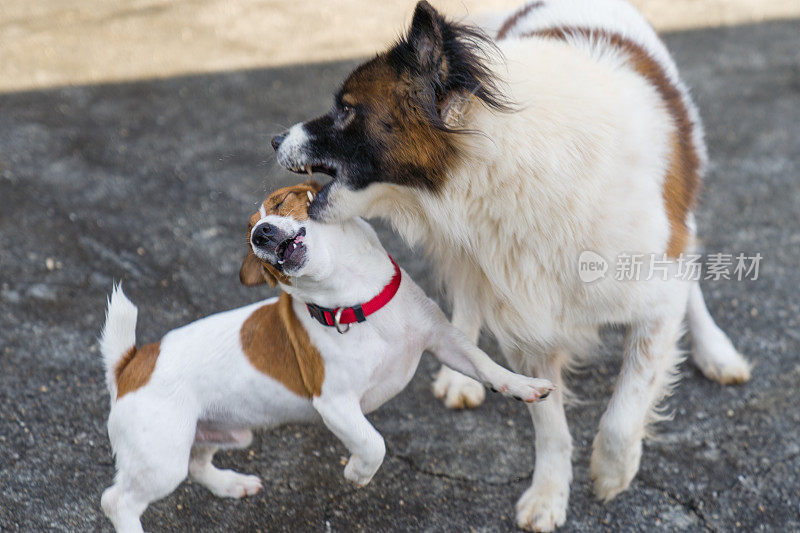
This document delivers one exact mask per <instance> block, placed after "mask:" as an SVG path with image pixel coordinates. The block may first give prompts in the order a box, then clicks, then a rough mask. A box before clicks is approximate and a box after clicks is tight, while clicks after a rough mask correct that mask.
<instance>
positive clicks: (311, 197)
mask: <svg viewBox="0 0 800 533" xmlns="http://www.w3.org/2000/svg"><path fill="white" fill-rule="evenodd" d="M306 194H307V195H308V201H309V202H313V201H314V195H313V194H311V191H306Z"/></svg>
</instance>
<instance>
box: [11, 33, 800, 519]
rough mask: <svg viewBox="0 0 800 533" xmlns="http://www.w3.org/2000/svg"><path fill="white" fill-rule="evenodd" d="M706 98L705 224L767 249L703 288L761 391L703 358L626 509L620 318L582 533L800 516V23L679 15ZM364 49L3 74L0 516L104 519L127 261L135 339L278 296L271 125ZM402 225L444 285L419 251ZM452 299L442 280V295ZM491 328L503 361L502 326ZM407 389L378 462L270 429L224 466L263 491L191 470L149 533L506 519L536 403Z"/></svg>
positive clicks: (681, 36)
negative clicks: (77, 78) (607, 477)
mask: <svg viewBox="0 0 800 533" xmlns="http://www.w3.org/2000/svg"><path fill="white" fill-rule="evenodd" d="M667 43H668V45H669V46H670V48H671V50H672V51H673V52H674V54H675V56H676V59H677V62H678V64H679V66H680V67H681V69H682V72H683V76H684V78H685V79H686V80H687V82H688V83H689V85H690V86H691V87H692V88H693V92H694V94H695V97H696V99H697V102H698V104H699V107H700V111H701V113H702V115H703V117H704V120H705V124H706V129H707V136H708V143H709V147H710V152H711V159H712V164H711V167H710V172H709V176H708V179H707V182H706V185H705V189H704V192H703V197H702V201H701V206H700V208H699V212H698V221H699V226H700V232H701V235H702V236H703V238H704V241H705V247H706V250H707V251H708V252H724V253H738V252H745V253H748V254H754V253H756V252H760V253H761V254H762V256H763V260H762V263H761V268H760V273H759V279H758V280H757V281H747V282H738V281H717V282H707V283H705V285H704V290H705V293H706V299H707V302H708V305H709V308H710V309H711V311H712V313H713V315H714V316H715V318H716V320H717V322H718V323H719V324H720V326H721V327H722V328H723V329H725V330H726V331H727V332H729V334H730V335H731V337H732V339H733V340H734V343H735V344H736V345H737V347H739V349H740V350H741V351H742V352H743V353H744V354H746V355H747V356H749V357H750V358H751V359H752V361H754V362H755V363H756V366H755V369H754V372H753V379H752V381H751V382H750V383H748V384H746V385H744V386H740V387H729V388H725V387H721V386H719V385H716V384H714V383H711V382H709V381H707V380H705V379H704V378H703V377H702V375H701V374H700V373H699V372H698V371H697V370H696V369H695V368H694V367H692V366H691V365H690V364H689V363H684V364H683V365H681V367H680V372H681V376H682V379H681V382H680V384H679V386H678V387H677V389H676V390H675V394H674V395H673V396H672V397H671V398H670V399H669V400H668V401H667V402H666V406H667V408H668V410H670V411H672V412H673V413H674V419H673V420H672V421H669V422H666V423H662V424H661V425H660V426H659V437H658V439H657V440H654V441H650V442H648V443H647V444H646V446H645V451H644V456H643V460H642V468H641V471H640V473H639V475H638V476H637V477H636V479H635V480H634V482H633V484H632V486H631V488H630V489H629V490H628V491H627V492H625V493H623V494H622V495H621V496H619V497H618V498H617V499H616V500H614V501H613V502H612V503H610V504H608V505H602V504H600V503H597V502H595V501H594V499H593V497H592V493H591V490H590V484H589V472H588V463H589V454H590V443H591V439H592V437H593V434H594V431H595V428H596V426H597V422H598V419H599V417H600V414H601V413H602V410H603V408H604V406H605V403H606V401H607V399H608V396H609V394H610V391H611V390H612V387H613V382H614V376H615V374H616V372H617V370H618V368H619V357H618V353H619V351H620V338H621V336H620V334H619V333H618V332H610V333H609V334H608V335H607V336H606V337H607V341H608V342H607V343H606V344H605V346H604V348H603V349H602V350H601V352H602V353H601V357H600V358H598V360H597V362H596V363H594V364H592V365H590V366H589V367H588V368H586V369H585V370H583V371H582V372H580V373H577V374H575V375H572V376H571V377H570V379H569V383H570V385H571V387H572V389H573V390H574V391H576V392H577V393H578V398H579V400H580V401H579V402H578V403H576V404H574V405H572V406H570V407H569V408H568V417H569V419H570V423H571V428H572V434H573V437H574V440H575V454H574V460H575V480H574V482H573V486H572V487H573V488H572V496H571V504H570V509H569V514H568V519H567V524H566V526H565V528H564V529H563V530H564V531H595V530H608V531H640V530H646V531H653V530H668V531H673V530H690V531H701V530H706V529H708V530H714V531H730V530H732V529H738V528H741V529H746V530H753V529H755V530H765V531H767V530H770V531H772V530H778V531H797V530H798V529H800V495H798V488H800V487H799V485H800V483H799V480H800V405H798V404H799V403H800V329H798V323H799V322H800V298H798V296H799V294H798V293H799V292H800V290H799V287H800V274H798V268H797V267H798V265H800V216H798V211H799V207H800V22H798V21H784V22H774V23H765V24H759V25H752V26H742V27H734V28H726V29H712V30H702V31H694V32H686V33H677V34H672V35H668V36H667ZM354 64H355V63H353V62H344V63H331V64H323V65H304V66H297V67H290V68H274V69H264V70H256V71H245V72H233V73H224V74H219V75H203V76H190V77H179V78H172V79H167V80H158V81H144V82H137V83H126V84H110V85H98V86H84V87H73V88H64V89H55V90H48V91H41V92H28V93H15V94H6V95H0V530H3V531H15V530H20V531H95V530H97V531H108V530H110V524H109V523H108V522H107V520H106V519H105V517H104V516H103V515H102V513H101V512H100V509H99V498H100V494H101V492H102V490H103V489H104V488H105V487H106V486H108V485H109V484H110V483H111V480H112V477H113V473H114V468H113V462H112V457H111V452H110V448H109V445H108V438H107V436H106V431H105V419H106V416H107V411H108V396H107V392H106V390H105V387H104V384H103V373H102V369H101V361H100V355H99V353H98V349H97V342H96V340H97V335H98V333H99V330H100V328H101V322H102V319H103V313H104V305H105V298H106V294H107V293H108V291H109V289H110V287H111V284H112V280H118V279H122V280H123V281H124V283H125V289H126V292H127V293H128V295H129V296H130V297H131V298H132V299H133V300H134V302H136V303H137V304H138V305H139V306H140V321H139V334H138V339H139V340H140V342H149V341H152V340H156V339H158V338H159V337H160V336H161V335H162V334H163V333H164V332H166V331H167V330H168V329H171V328H173V327H176V326H179V325H182V324H184V323H186V322H188V321H190V320H194V319H196V318H199V317H202V316H204V315H207V314H210V313H212V312H216V311H219V310H223V309H227V308H231V307H236V306H239V305H243V304H246V303H248V302H252V301H255V300H256V299H260V298H263V297H265V296H267V295H268V294H269V293H270V291H269V290H267V289H247V288H244V287H241V286H240V285H239V283H238V278H237V272H238V268H239V265H240V262H241V259H242V258H243V256H244V253H245V248H244V246H245V244H244V231H245V229H246V224H247V218H248V216H249V215H250V214H251V213H252V212H253V211H254V209H255V206H256V204H257V202H259V201H260V200H262V199H263V197H264V194H265V192H266V191H268V190H271V189H273V188H275V187H277V186H282V185H286V184H289V183H292V182H294V181H295V180H296V177H294V176H293V175H290V174H288V173H287V172H286V171H284V170H281V169H280V168H279V167H278V166H277V164H276V163H275V162H274V158H273V156H272V154H271V149H269V148H268V144H267V143H268V139H269V137H270V135H271V134H272V133H274V132H277V131H280V130H281V129H283V128H284V127H286V126H288V125H290V124H292V123H294V122H296V121H297V120H300V119H303V118H306V117H309V116H312V115H315V114H318V113H321V112H324V111H325V110H326V109H327V108H328V106H329V104H330V102H331V96H330V95H331V92H332V90H333V89H334V88H335V87H336V85H337V83H338V82H339V81H340V80H341V79H342V78H343V76H344V75H345V74H346V73H347V72H348V71H349V70H350V69H351V68H352V67H353V66H354ZM379 227H380V229H381V235H382V237H383V240H384V244H385V245H386V246H387V248H388V249H389V250H390V251H391V252H392V253H393V254H394V255H395V257H396V258H397V259H398V261H399V262H400V263H401V264H402V265H403V266H404V267H405V268H407V269H408V270H409V271H410V272H411V273H412V275H414V276H415V278H416V280H417V281H418V282H419V283H420V284H421V285H422V286H423V288H425V289H426V290H428V291H429V293H430V294H432V295H438V294H439V293H438V292H437V290H436V287H435V286H434V285H433V280H432V279H431V277H430V274H429V271H430V270H429V268H428V267H427V266H426V264H425V261H424V259H423V258H422V257H421V255H420V254H418V253H415V252H414V251H412V250H409V249H408V248H406V247H405V246H403V245H402V243H401V242H400V241H399V239H398V238H397V237H396V236H394V235H392V234H391V232H389V231H388V230H387V229H386V228H385V227H383V226H380V225H379ZM437 297H438V296H437ZM481 342H482V346H484V347H485V348H486V349H487V351H489V352H490V353H491V354H492V355H493V356H495V357H499V354H498V352H497V349H496V347H495V346H494V344H493V343H492V341H491V339H489V338H488V337H487V338H484V339H482V341H481ZM435 369H436V365H435V363H434V362H433V361H432V359H431V358H429V357H426V358H425V359H424V360H423V363H422V365H421V366H420V369H419V371H418V372H417V375H416V377H415V379H414V380H413V382H412V383H411V385H410V386H409V387H408V388H407V389H406V391H404V392H403V393H402V394H401V395H400V396H398V397H397V398H395V399H394V400H392V401H390V402H389V403H388V404H386V405H385V406H384V407H382V408H381V409H380V410H379V411H377V412H376V413H375V414H373V415H371V416H370V419H371V420H372V421H373V422H374V424H375V426H376V427H377V428H378V430H379V431H380V432H381V433H382V434H383V435H384V437H385V439H386V443H387V446H388V454H387V458H386V461H385V463H384V465H383V467H382V468H381V470H380V471H379V472H378V474H377V476H376V477H375V479H374V480H373V482H372V483H371V484H370V485H369V486H368V487H367V488H364V489H355V488H353V487H351V486H349V485H348V484H347V482H346V481H345V480H344V478H343V477H342V461H343V459H344V458H345V456H346V451H345V449H344V447H343V446H342V445H341V444H340V443H339V442H338V441H337V440H336V439H335V438H334V437H333V436H332V435H331V434H329V432H328V431H327V430H325V428H323V427H321V426H299V425H298V426H288V427H282V428H276V429H272V430H269V431H262V432H259V433H257V436H256V439H255V441H254V444H253V446H252V447H251V448H250V449H249V450H244V451H233V452H223V453H220V454H219V455H218V460H217V463H218V464H220V465H222V466H225V467H232V468H236V469H238V470H241V471H244V472H247V473H253V474H257V475H259V476H261V478H262V479H263V481H264V490H263V491H262V492H260V493H259V494H258V495H256V496H255V497H251V498H248V499H246V500H242V501H232V500H222V499H218V498H215V497H214V496H212V495H211V494H210V493H209V492H208V491H206V490H205V489H204V488H202V487H200V486H198V485H196V484H193V483H190V482H186V483H184V484H182V485H181V486H180V487H179V488H178V489H177V490H176V491H175V492H174V493H173V494H172V495H170V496H169V497H167V498H165V499H164V500H162V501H159V502H157V503H155V504H154V505H152V506H151V507H150V508H149V509H148V511H146V513H145V514H144V517H143V523H144V526H145V529H147V530H150V531H255V530H263V531H325V530H332V531H351V530H359V529H365V530H367V529H368V530H377V531H396V530H425V531H469V530H474V531H502V530H513V529H514V521H513V505H514V502H515V501H516V499H517V497H518V496H519V495H520V494H521V493H522V491H523V490H524V489H525V488H526V487H527V486H528V484H529V482H530V475H531V472H532V469H533V452H532V443H533V435H532V428H531V425H530V423H529V420H528V416H527V413H526V411H525V409H524V407H523V406H522V405H521V404H519V403H517V402H514V401H513V400H512V401H509V400H506V399H503V398H500V397H497V396H495V395H490V396H489V397H488V399H487V402H486V403H485V404H484V405H483V406H481V407H480V408H478V409H476V410H474V411H465V412H452V411H448V410H447V409H445V408H444V407H443V406H442V405H441V404H440V403H439V402H438V401H436V400H434V399H433V397H432V395H431V394H430V392H429V384H430V376H431V374H432V373H433V372H434V371H435Z"/></svg>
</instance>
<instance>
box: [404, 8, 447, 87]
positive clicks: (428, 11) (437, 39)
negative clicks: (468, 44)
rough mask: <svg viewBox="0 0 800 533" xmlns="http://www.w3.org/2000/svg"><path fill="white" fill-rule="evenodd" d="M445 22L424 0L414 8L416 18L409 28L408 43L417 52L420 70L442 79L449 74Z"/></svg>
mask: <svg viewBox="0 0 800 533" xmlns="http://www.w3.org/2000/svg"><path fill="white" fill-rule="evenodd" d="M444 22H445V21H444V18H443V17H442V16H441V15H440V14H439V12H438V11H436V9H434V7H433V6H432V5H430V4H429V3H428V2H426V0H422V1H421V2H419V3H418V4H417V7H416V9H414V18H413V19H412V20H411V28H410V29H409V30H408V43H409V44H410V45H411V47H412V48H413V50H414V52H415V56H416V59H417V64H418V65H419V67H420V70H421V71H422V72H424V73H428V74H434V75H436V76H438V77H439V78H440V79H441V81H444V78H445V77H446V75H447V74H446V71H447V65H446V61H445V57H444V56H445V54H444V36H443V34H442V29H443V25H444Z"/></svg>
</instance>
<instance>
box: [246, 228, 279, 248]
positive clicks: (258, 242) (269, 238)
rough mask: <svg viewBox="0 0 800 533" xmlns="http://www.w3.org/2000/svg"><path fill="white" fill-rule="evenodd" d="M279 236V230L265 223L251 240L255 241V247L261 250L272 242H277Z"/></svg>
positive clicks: (257, 229)
mask: <svg viewBox="0 0 800 533" xmlns="http://www.w3.org/2000/svg"><path fill="white" fill-rule="evenodd" d="M277 234H278V228H276V227H275V226H273V225H272V224H266V223H264V224H261V225H260V226H258V227H257V228H256V229H255V230H254V231H253V236H252V237H251V238H250V239H251V240H252V241H253V245H254V246H257V247H259V248H261V247H262V246H265V245H267V244H269V243H270V242H273V243H274V242H275V241H276V240H277V237H276V235H277Z"/></svg>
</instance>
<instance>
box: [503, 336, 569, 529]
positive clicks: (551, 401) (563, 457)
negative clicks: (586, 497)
mask: <svg viewBox="0 0 800 533" xmlns="http://www.w3.org/2000/svg"><path fill="white" fill-rule="evenodd" d="M505 353H506V359H507V360H508V363H509V365H510V366H511V367H512V368H513V369H514V370H515V371H517V372H520V373H524V374H527V375H529V376H536V377H538V378H546V379H549V380H550V381H552V382H553V385H554V386H555V390H553V392H552V394H550V396H549V397H548V398H547V400H546V401H544V402H540V403H536V404H529V405H528V410H529V411H530V413H531V418H532V419H533V427H534V431H535V437H536V440H535V446H536V466H535V468H534V471H533V480H532V482H531V486H530V487H529V488H528V489H527V490H526V491H525V492H524V493H523V494H522V496H521V497H520V499H519V501H517V525H518V526H519V527H521V528H522V529H527V530H529V531H553V530H554V529H555V528H556V527H559V526H562V525H564V522H565V521H566V519H567V503H568V502H569V484H570V482H571V481H572V437H571V436H570V434H569V428H568V427H567V418H566V416H565V414H564V396H563V391H564V384H563V381H562V379H561V368H562V366H563V365H564V363H565V362H566V357H567V355H566V354H564V353H556V354H553V355H551V356H542V357H539V358H537V357H535V356H532V355H530V354H527V353H523V352H521V351H519V350H516V349H511V350H506V351H505Z"/></svg>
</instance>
